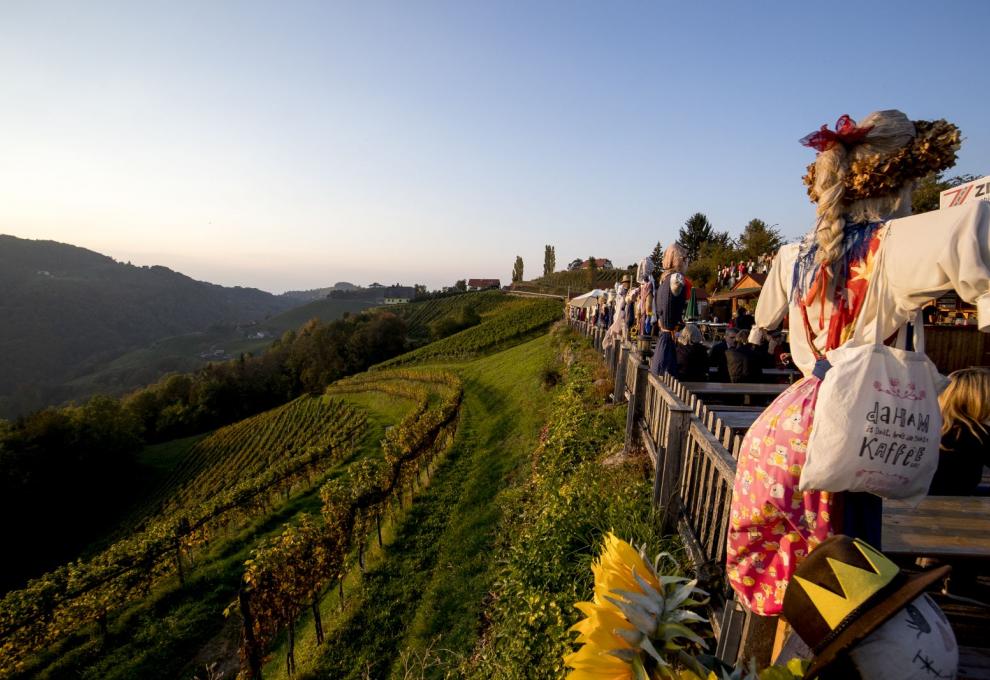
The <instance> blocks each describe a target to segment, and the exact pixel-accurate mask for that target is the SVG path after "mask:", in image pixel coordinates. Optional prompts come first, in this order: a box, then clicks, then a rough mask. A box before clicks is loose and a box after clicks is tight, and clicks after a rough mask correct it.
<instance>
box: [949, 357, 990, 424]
mask: <svg viewBox="0 0 990 680" xmlns="http://www.w3.org/2000/svg"><path fill="white" fill-rule="evenodd" d="M938 404H939V406H940V407H941V408H942V434H943V435H944V434H945V433H946V432H948V431H949V430H951V429H953V428H955V427H966V428H968V429H969V431H970V432H972V433H973V435H974V436H977V437H978V436H980V435H981V434H986V433H987V432H990V426H988V422H990V369H988V368H964V369H962V370H960V371H955V372H954V373H951V374H950V375H949V386H948V387H946V388H945V391H944V392H942V394H941V395H939V398H938Z"/></svg>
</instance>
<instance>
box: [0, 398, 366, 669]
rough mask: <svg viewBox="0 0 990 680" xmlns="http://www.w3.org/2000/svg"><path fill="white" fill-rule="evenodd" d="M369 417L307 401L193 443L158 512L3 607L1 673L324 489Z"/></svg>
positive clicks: (328, 402)
mask: <svg viewBox="0 0 990 680" xmlns="http://www.w3.org/2000/svg"><path fill="white" fill-rule="evenodd" d="M365 422H366V419H365V416H364V415H363V414H361V413H358V412H357V411H355V410H353V409H351V408H350V407H348V406H346V405H345V404H343V403H342V402H340V401H339V400H333V399H329V398H326V397H311V396H304V397H300V398H299V399H296V400H294V401H292V402H290V403H289V404H286V405H284V406H282V407H279V408H276V409H273V410H272V411H268V412H266V413H262V414H259V415H258V416H255V417H253V418H249V419H247V420H245V421H242V422H240V423H237V424H235V425H232V426H229V427H225V428H222V429H221V430H218V431H217V432H216V433H214V434H213V435H211V436H210V437H207V438H206V439H203V440H201V441H200V442H198V443H197V444H196V445H195V446H194V447H193V449H192V450H191V451H190V453H189V455H188V456H187V459H186V461H185V462H184V463H183V464H182V465H181V466H180V470H179V471H178V473H177V475H176V476H175V477H174V478H173V480H172V481H171V482H169V483H168V484H166V485H165V488H164V489H163V491H162V492H160V493H159V494H157V495H158V496H159V497H160V498H165V497H169V498H170V500H168V502H167V503H165V507H164V510H163V511H162V512H160V513H158V514H157V515H155V516H154V517H153V518H151V519H149V520H148V521H147V522H145V524H144V525H143V526H142V527H141V529H140V530H139V531H136V532H134V533H133V534H131V535H130V536H128V537H127V538H125V539H123V540H120V541H118V542H116V543H114V544H112V545H111V546H110V547H109V548H107V549H105V550H104V551H102V552H100V553H99V554H97V555H95V556H94V557H93V558H91V559H89V560H87V561H80V562H77V563H74V564H71V565H66V566H63V567H60V568H59V569H56V570H55V571H53V572H49V573H48V574H45V575H44V576H42V577H40V578H37V579H34V580H32V581H31V582H30V583H29V584H28V586H27V588H25V589H23V590H18V591H12V592H9V593H7V594H6V595H5V596H4V598H3V600H2V602H0V640H2V644H0V674H5V673H9V672H11V671H14V670H18V669H20V668H21V666H22V663H23V660H24V657H25V656H27V655H28V654H30V653H31V652H33V651H35V650H37V649H40V648H42V647H44V646H46V645H48V644H50V643H51V642H54V641H55V640H57V639H58V638H59V637H60V636H62V635H64V634H65V632H67V631H71V630H73V629H76V628H78V627H80V626H83V625H85V624H88V623H97V624H99V625H100V626H101V627H103V626H105V625H106V621H107V617H108V614H109V613H110V612H111V611H113V610H115V609H117V608H119V607H121V606H123V605H126V604H127V603H128V602H130V601H132V600H135V599H138V598H141V597H144V596H146V595H147V594H148V593H149V592H150V591H151V589H152V588H153V587H155V586H156V585H157V584H159V583H161V582H162V581H163V580H165V579H169V578H172V577H174V576H176V575H177V576H178V578H179V580H180V582H181V581H183V580H184V571H185V569H186V568H188V567H187V563H188V562H189V560H190V556H191V554H192V553H193V552H194V550H195V549H197V548H198V547H199V546H202V545H205V544H208V543H209V542H210V541H211V539H213V538H214V537H215V536H216V535H217V534H218V533H219V532H221V531H224V530H228V529H229V528H230V527H231V526H232V525H236V524H237V523H238V521H244V520H246V519H250V518H252V517H257V516H262V515H265V514H268V513H269V512H270V511H271V510H272V509H273V508H274V507H277V506H278V505H279V503H281V502H284V501H285V500H287V499H288V498H289V497H290V496H291V494H292V493H293V492H294V491H298V490H300V489H303V488H308V487H310V486H312V484H314V483H315V482H317V481H320V480H321V479H322V478H323V476H324V474H325V473H326V471H328V470H329V468H330V467H331V466H332V465H333V464H335V463H336V462H337V461H339V460H341V458H342V457H343V456H344V455H345V454H346V453H348V452H349V451H351V450H352V447H353V444H354V441H355V439H356V437H357V436H358V435H359V434H360V433H361V432H362V431H363V428H364V427H365Z"/></svg>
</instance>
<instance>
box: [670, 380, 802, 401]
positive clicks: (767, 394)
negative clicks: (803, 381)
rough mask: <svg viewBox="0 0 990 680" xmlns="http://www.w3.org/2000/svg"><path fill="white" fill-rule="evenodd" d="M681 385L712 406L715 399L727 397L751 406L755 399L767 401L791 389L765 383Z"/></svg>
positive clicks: (693, 383)
mask: <svg viewBox="0 0 990 680" xmlns="http://www.w3.org/2000/svg"><path fill="white" fill-rule="evenodd" d="M681 385H683V386H684V388H685V389H686V390H687V391H688V392H689V393H691V394H693V395H695V396H697V397H698V398H699V399H701V400H702V401H704V402H705V403H708V404H711V403H712V400H713V399H719V398H725V397H741V398H742V400H743V402H744V403H745V404H749V403H750V402H751V401H752V400H753V397H758V398H762V400H764V401H766V400H769V399H773V398H775V397H776V396H777V395H778V394H780V393H781V392H783V391H784V390H786V389H787V388H788V387H789V386H788V385H776V384H765V383H726V382H684V383H681Z"/></svg>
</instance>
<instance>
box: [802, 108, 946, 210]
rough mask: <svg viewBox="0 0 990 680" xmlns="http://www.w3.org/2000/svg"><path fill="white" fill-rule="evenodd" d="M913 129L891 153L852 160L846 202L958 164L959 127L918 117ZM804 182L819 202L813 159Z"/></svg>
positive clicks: (878, 194)
mask: <svg viewBox="0 0 990 680" xmlns="http://www.w3.org/2000/svg"><path fill="white" fill-rule="evenodd" d="M914 129H915V133H916V134H915V137H914V139H913V140H912V141H911V143H910V144H908V145H907V146H905V147H903V148H901V149H898V150H897V151H895V152H893V153H890V154H873V155H870V156H866V157H864V158H859V159H856V160H854V161H852V162H851V163H850V164H849V173H848V174H847V176H846V181H845V188H846V191H845V198H844V201H845V202H846V203H852V202H853V201H858V200H860V199H864V198H879V197H881V196H886V195H888V194H892V193H895V192H897V191H898V190H900V189H901V187H903V186H904V185H905V184H906V183H907V182H910V181H912V180H915V179H920V178H922V177H925V176H926V175H929V174H931V173H933V172H941V171H942V170H945V169H947V168H951V167H952V166H953V165H955V163H956V152H957V151H959V145H960V143H961V141H962V138H961V136H960V133H959V128H958V127H956V126H955V125H953V124H952V123H949V122H947V121H945V120H944V119H939V120H935V121H927V120H916V121H914ZM806 139H807V138H806ZM861 141H862V140H856V142H855V143H861ZM804 183H805V185H806V186H807V187H808V196H809V197H810V198H811V200H812V201H813V202H815V203H817V202H818V193H817V192H816V191H815V164H814V163H811V164H810V165H809V166H808V174H806V175H805V176H804Z"/></svg>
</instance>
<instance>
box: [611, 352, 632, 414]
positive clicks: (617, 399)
mask: <svg viewBox="0 0 990 680" xmlns="http://www.w3.org/2000/svg"><path fill="white" fill-rule="evenodd" d="M616 355H617V360H616V364H615V392H614V393H613V394H612V401H613V403H616V404H621V403H622V401H623V400H624V399H625V398H626V363H627V359H626V358H627V357H628V356H629V348H628V347H627V346H626V344H625V343H622V344H621V345H620V346H619V347H618V349H617V351H616Z"/></svg>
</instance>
